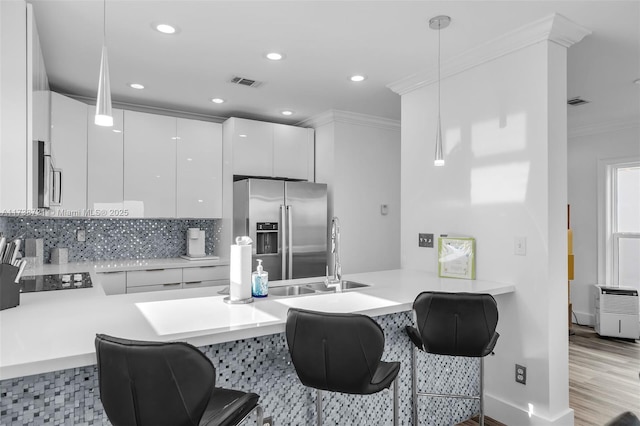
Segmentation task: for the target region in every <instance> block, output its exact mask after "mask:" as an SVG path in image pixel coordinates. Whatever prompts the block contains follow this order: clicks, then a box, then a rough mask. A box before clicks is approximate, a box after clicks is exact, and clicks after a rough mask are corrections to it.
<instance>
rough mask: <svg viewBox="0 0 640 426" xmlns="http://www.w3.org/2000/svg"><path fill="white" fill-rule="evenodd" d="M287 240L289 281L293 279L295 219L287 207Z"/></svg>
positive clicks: (289, 207)
mask: <svg viewBox="0 0 640 426" xmlns="http://www.w3.org/2000/svg"><path fill="white" fill-rule="evenodd" d="M287 222H288V223H287V238H288V240H289V250H288V253H287V254H288V255H289V274H288V275H287V278H288V279H293V218H292V216H291V206H287Z"/></svg>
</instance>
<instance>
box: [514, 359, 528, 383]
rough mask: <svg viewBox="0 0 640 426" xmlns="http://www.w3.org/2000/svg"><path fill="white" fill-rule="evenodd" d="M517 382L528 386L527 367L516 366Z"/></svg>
mask: <svg viewBox="0 0 640 426" xmlns="http://www.w3.org/2000/svg"><path fill="white" fill-rule="evenodd" d="M516 382H518V383H522V384H523V385H526V384H527V367H525V366H523V365H518V364H516Z"/></svg>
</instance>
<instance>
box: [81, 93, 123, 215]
mask: <svg viewBox="0 0 640 426" xmlns="http://www.w3.org/2000/svg"><path fill="white" fill-rule="evenodd" d="M95 111H96V108H95V107H94V106H90V107H89V113H88V115H87V129H88V137H87V141H88V147H87V208H88V209H90V210H93V211H94V212H97V211H101V212H106V216H100V217H126V212H124V211H123V201H124V180H123V176H124V162H123V160H124V135H123V120H124V111H123V110H121V109H115V108H114V109H113V127H104V126H98V125H96V124H95V123H94V116H95Z"/></svg>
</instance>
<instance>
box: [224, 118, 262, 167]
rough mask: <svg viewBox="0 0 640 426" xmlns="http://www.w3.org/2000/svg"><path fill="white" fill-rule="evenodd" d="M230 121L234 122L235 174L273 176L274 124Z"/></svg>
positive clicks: (239, 120) (240, 119) (241, 119)
mask: <svg viewBox="0 0 640 426" xmlns="http://www.w3.org/2000/svg"><path fill="white" fill-rule="evenodd" d="M230 120H233V121H232V128H233V130H232V142H231V143H232V145H233V174H234V175H247V176H269V177H270V176H273V174H272V173H273V123H266V122H262V121H254V120H245V119H243V118H231V119H230Z"/></svg>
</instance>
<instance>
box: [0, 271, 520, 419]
mask: <svg viewBox="0 0 640 426" xmlns="http://www.w3.org/2000/svg"><path fill="white" fill-rule="evenodd" d="M69 267H71V268H73V265H69ZM76 268H77V266H76ZM70 272H74V271H70ZM90 272H91V277H92V280H93V282H94V287H93V288H87V289H78V290H74V291H57V292H47V294H44V293H31V294H25V295H22V298H21V303H20V306H18V307H16V308H13V309H8V310H5V311H2V312H1V313H0V323H1V325H0V327H1V331H2V336H1V339H2V340H1V343H2V345H1V347H0V379H1V380H2V381H1V382H0V387H1V392H2V403H1V405H2V406H1V412H2V418H1V419H0V423H3V424H4V423H12V422H17V423H29V421H35V422H36V423H38V422H39V421H36V420H34V419H33V418H31V419H27V418H25V416H27V417H28V416H29V413H30V412H31V413H32V415H36V416H37V417H38V416H39V418H40V420H41V421H44V419H43V418H42V416H48V417H49V418H51V419H56V418H58V417H59V416H63V417H64V416H65V415H66V416H67V418H70V419H71V420H72V421H73V423H81V422H89V421H93V422H99V421H101V420H100V419H105V418H106V416H105V414H104V412H103V410H102V405H101V403H100V401H99V396H98V392H97V389H98V387H97V386H98V378H97V372H96V369H95V349H94V343H93V342H94V337H95V334H96V333H105V334H111V335H114V336H119V337H125V338H130V339H140V340H182V341H187V342H190V343H192V344H194V345H196V346H198V347H200V348H201V350H203V351H204V352H205V353H206V354H207V356H208V357H209V358H211V359H212V360H213V362H214V365H216V369H217V372H218V377H217V384H218V385H220V386H225V387H236V388H238V389H251V390H253V391H255V392H256V393H258V394H260V395H261V401H262V402H261V404H262V405H263V406H264V407H265V414H266V415H272V416H273V417H274V420H275V421H277V422H278V424H304V423H307V421H308V420H309V419H311V418H312V415H313V406H314V404H313V398H314V396H313V395H314V393H313V392H311V391H309V390H307V389H305V388H304V387H303V386H302V385H301V384H300V383H299V381H298V379H297V377H296V375H295V371H294V370H293V367H292V366H291V364H290V360H289V358H288V357H289V356H288V353H287V348H286V343H285V342H284V335H283V331H284V326H285V321H286V314H287V310H288V308H289V307H299V308H304V309H312V310H322V311H333V312H359V313H364V314H367V315H369V316H372V317H376V320H377V321H378V322H379V323H380V325H381V326H382V327H383V329H384V331H385V336H386V348H385V358H387V359H389V360H399V361H401V362H402V371H401V381H400V383H401V385H400V395H401V400H403V401H408V400H409V398H408V395H409V392H410V380H409V362H408V360H409V354H410V350H409V349H410V346H409V342H408V339H407V338H406V336H405V335H404V330H403V329H404V326H405V325H408V324H410V322H411V315H410V312H409V311H410V310H411V305H412V303H413V300H414V299H415V296H416V295H417V294H418V293H420V292H421V291H425V290H440V291H454V292H462V291H469V292H483V293H490V294H493V295H495V296H498V295H506V294H508V293H512V292H513V291H514V286H513V285H509V284H499V283H493V282H484V281H477V280H476V281H467V280H456V279H442V278H438V277H436V276H434V275H432V274H430V273H427V272H424V271H414V270H392V271H382V272H371V273H362V274H352V275H349V276H347V277H345V278H348V279H349V280H352V281H357V282H361V283H366V284H369V285H370V287H367V288H364V289H358V290H350V291H345V292H342V293H332V294H317V295H311V296H300V297H276V296H269V297H268V298H265V299H258V300H256V301H255V302H254V303H252V304H248V305H227V304H225V303H223V301H222V299H223V296H222V295H219V294H218V292H217V291H218V290H219V288H215V287H206V288H195V289H186V290H169V291H160V292H148V293H136V294H122V295H112V296H106V295H105V294H104V291H103V288H102V286H101V283H100V274H98V273H96V270H95V269H92V270H91V271H90ZM311 281H318V279H301V280H290V281H281V282H274V283H273V285H274V286H278V285H281V284H282V285H284V284H291V283H295V282H311ZM507 297H508V296H507ZM498 303H499V305H500V304H501V303H503V302H502V298H500V297H499V298H498ZM498 345H499V344H498ZM444 358H446V357H439V358H437V359H435V358H434V359H432V360H423V363H428V364H431V363H433V364H434V367H433V368H436V369H438V370H440V369H442V368H444V366H445V365H448V363H450V362H458V361H452V360H447V359H444ZM465 362H468V361H465ZM488 362H490V361H488ZM425 365H427V364H425ZM458 371H461V373H460V377H461V378H462V379H463V380H462V381H461V380H456V381H457V382H458V383H459V386H461V387H462V389H461V390H462V391H464V390H466V389H468V388H470V389H473V386H475V380H477V366H476V365H475V363H470V366H469V367H468V368H464V369H458ZM292 395H293V396H292ZM387 396H388V395H387V394H386V393H382V394H381V395H372V396H369V397H367V398H365V399H364V400H362V401H361V400H360V399H354V400H353V401H352V402H349V403H348V405H349V408H345V407H346V405H345V406H341V404H340V403H339V401H341V400H348V401H351V400H350V399H349V396H347V395H340V396H329V397H328V398H329V402H328V404H329V405H328V406H327V416H328V418H332V417H333V418H336V417H335V416H338V415H340V416H345V415H346V416H350V417H349V418H353V420H354V422H355V421H358V419H360V420H362V419H361V416H363V415H368V416H372V415H373V416H374V417H376V418H381V419H382V418H386V416H387V413H386V410H387V409H389V410H390V408H389V404H387V403H386V398H387ZM380 398H382V399H380ZM12 404H16V405H17V404H19V405H20V408H19V409H18V407H17V406H16V407H14V406H12ZM24 404H27V405H32V406H34V408H33V409H31V410H26V411H25V409H24ZM292 404H294V405H292ZM299 404H302V405H299ZM358 404H365V405H364V406H365V407H366V408H364V409H363V408H362V406H358ZM465 404H467V402H461V403H459V404H457V403H456V404H455V407H454V408H453V410H449V411H448V412H447V413H448V414H447V415H449V416H454V417H455V418H456V420H458V419H464V417H465V416H466V415H469V414H471V413H473V406H472V405H471V406H469V405H465ZM442 408H443V407H440V406H434V407H432V408H430V409H433V410H436V412H439V410H441V409H442ZM445 411H446V410H445ZM389 412H390V411H389ZM18 413H19V414H18ZM35 413H39V414H35ZM43 413H44V414H43ZM65 413H66V414H65ZM376 413H377V414H376ZM409 413H410V406H409V405H408V404H403V406H402V410H401V414H400V416H401V419H402V418H407V419H408V416H409ZM18 416H19V417H21V419H20V418H18ZM56 416H58V417H56ZM69 416H70V417H69ZM364 418H366V417H364ZM452 420H453V419H452Z"/></svg>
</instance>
